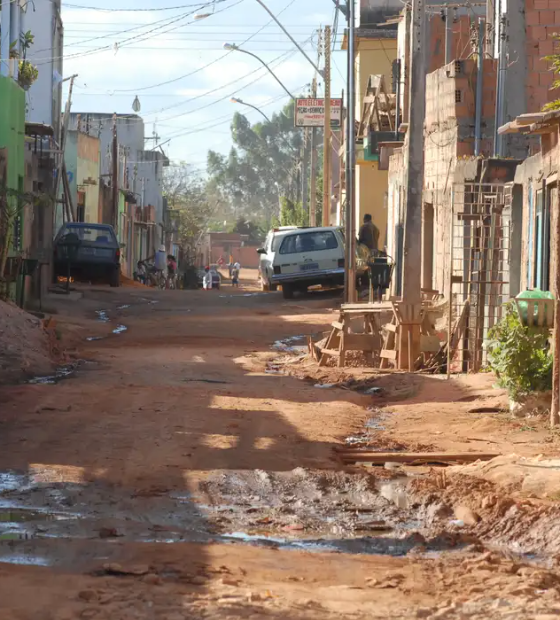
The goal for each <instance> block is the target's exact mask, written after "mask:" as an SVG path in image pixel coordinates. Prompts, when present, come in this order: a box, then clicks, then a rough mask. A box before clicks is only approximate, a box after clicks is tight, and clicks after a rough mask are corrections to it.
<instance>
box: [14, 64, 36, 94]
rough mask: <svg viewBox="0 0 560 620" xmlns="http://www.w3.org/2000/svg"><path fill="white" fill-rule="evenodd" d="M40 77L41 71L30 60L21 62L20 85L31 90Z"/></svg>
mask: <svg viewBox="0 0 560 620" xmlns="http://www.w3.org/2000/svg"><path fill="white" fill-rule="evenodd" d="M38 77H39V69H37V67H35V65H32V64H31V63H30V62H29V61H28V60H20V61H19V73H18V84H19V85H20V86H21V87H22V88H25V89H27V88H29V87H30V86H31V85H32V84H33V83H34V82H35V80H36V79H37V78H38Z"/></svg>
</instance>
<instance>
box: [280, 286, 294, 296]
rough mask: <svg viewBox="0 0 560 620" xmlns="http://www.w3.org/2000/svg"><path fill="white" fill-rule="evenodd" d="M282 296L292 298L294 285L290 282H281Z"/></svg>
mask: <svg viewBox="0 0 560 620" xmlns="http://www.w3.org/2000/svg"><path fill="white" fill-rule="evenodd" d="M282 296H283V297H284V299H293V298H294V287H293V286H292V285H291V284H282Z"/></svg>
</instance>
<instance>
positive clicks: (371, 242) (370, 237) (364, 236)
mask: <svg viewBox="0 0 560 620" xmlns="http://www.w3.org/2000/svg"><path fill="white" fill-rule="evenodd" d="M358 243H361V244H362V245H365V246H366V247H367V248H368V249H369V250H370V252H371V251H372V250H378V249H379V248H378V244H379V229H378V228H377V226H376V225H375V224H374V223H373V222H372V220H371V215H370V214H369V213H366V214H365V215H364V223H363V224H362V226H361V227H360V233H359V235H358Z"/></svg>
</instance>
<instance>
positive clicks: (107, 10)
mask: <svg viewBox="0 0 560 620" xmlns="http://www.w3.org/2000/svg"><path fill="white" fill-rule="evenodd" d="M62 6H63V7H69V8H72V9H86V10H88V11H100V12H103V13H149V12H150V13H151V12H156V11H177V10H179V9H188V8H190V7H193V6H198V4H180V5H178V6H162V7H151V8H146V9H130V8H127V9H124V8H105V7H100V6H84V5H82V4H72V3H70V2H63V3H62Z"/></svg>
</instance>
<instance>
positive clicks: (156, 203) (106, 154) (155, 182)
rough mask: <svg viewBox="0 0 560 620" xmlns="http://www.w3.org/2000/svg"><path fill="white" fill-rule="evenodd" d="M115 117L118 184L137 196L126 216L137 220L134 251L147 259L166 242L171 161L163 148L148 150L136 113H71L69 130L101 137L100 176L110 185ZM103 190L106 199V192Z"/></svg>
mask: <svg viewBox="0 0 560 620" xmlns="http://www.w3.org/2000/svg"><path fill="white" fill-rule="evenodd" d="M114 116H115V123H116V135H117V143H118V148H117V154H118V164H117V169H118V186H119V188H121V189H124V190H127V191H129V192H130V195H131V196H134V197H135V200H136V204H135V205H134V207H132V206H131V207H130V208H127V209H126V213H125V217H126V218H130V219H131V220H132V219H134V220H135V221H136V222H137V223H138V226H137V227H136V228H138V230H137V231H136V232H135V233H134V235H136V237H137V241H136V242H135V244H134V245H135V247H137V248H138V249H137V251H136V252H135V253H136V256H137V257H138V258H140V257H142V258H146V257H147V256H150V255H152V254H153V253H154V252H155V250H156V249H157V246H159V245H160V244H162V243H165V238H164V237H165V234H164V223H165V222H164V219H165V218H164V199H163V175H164V169H165V167H167V166H168V165H169V160H168V159H167V157H166V156H165V155H164V154H163V152H162V151H161V150H157V149H152V150H146V149H145V142H146V140H145V125H144V120H143V119H142V118H141V117H140V116H138V115H136V114H117V115H113V114H104V113H72V114H71V118H70V129H71V130H73V131H76V130H77V129H78V127H79V132H80V133H81V134H85V135H87V136H91V137H94V138H96V139H98V140H99V153H100V155H99V169H100V178H101V179H102V185H107V184H108V183H110V182H111V177H112V174H113V164H112V145H113V123H114V120H113V117H114ZM100 192H101V197H102V202H103V196H104V193H103V191H101V190H100ZM130 204H131V205H132V203H130ZM138 207H140V208H141V209H143V211H142V213H141V217H140V216H138V215H137V213H138V212H137V208H138ZM101 209H102V213H101V217H102V220H100V221H105V220H106V216H105V220H103V217H104V216H103V206H102V207H101ZM108 223H114V224H115V225H116V226H117V228H119V227H122V226H123V220H122V218H121V219H120V220H119V218H117V221H115V222H113V221H110V222H108ZM140 228H141V229H142V231H140ZM144 229H145V230H144ZM123 234H124V233H123ZM131 234H132V233H131ZM134 235H133V236H134ZM131 240H132V238H131ZM132 260H133V259H132V257H131V261H132Z"/></svg>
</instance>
